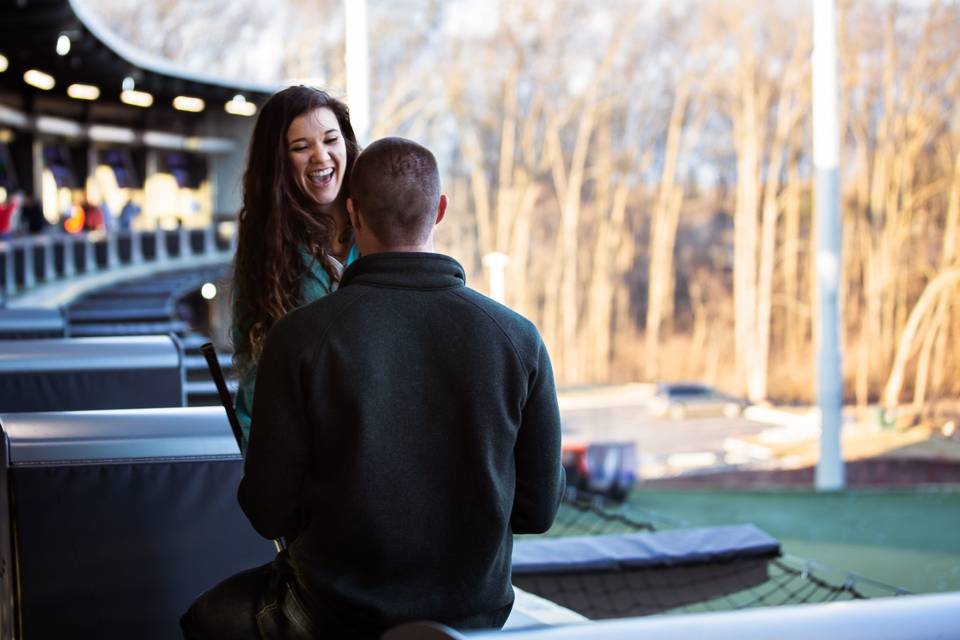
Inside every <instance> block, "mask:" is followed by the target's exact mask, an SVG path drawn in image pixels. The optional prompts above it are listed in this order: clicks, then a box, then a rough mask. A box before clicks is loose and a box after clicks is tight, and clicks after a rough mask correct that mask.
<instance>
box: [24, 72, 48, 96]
mask: <svg viewBox="0 0 960 640" xmlns="http://www.w3.org/2000/svg"><path fill="white" fill-rule="evenodd" d="M23 81H24V82H26V83H27V84H28V85H30V86H31V87H36V88H37V89H43V90H44V91H49V90H50V89H53V86H54V85H55V84H56V82H55V81H54V79H53V76H52V75H50V74H49V73H44V72H43V71H38V70H37V69H27V72H26V73H24V74H23Z"/></svg>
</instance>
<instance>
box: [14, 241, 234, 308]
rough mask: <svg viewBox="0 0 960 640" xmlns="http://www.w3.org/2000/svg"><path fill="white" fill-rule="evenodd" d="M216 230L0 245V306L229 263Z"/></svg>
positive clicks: (227, 246)
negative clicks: (123, 281) (174, 271)
mask: <svg viewBox="0 0 960 640" xmlns="http://www.w3.org/2000/svg"><path fill="white" fill-rule="evenodd" d="M235 251H236V236H235V234H233V233H229V234H221V233H220V232H219V231H218V227H217V226H214V225H210V226H208V227H198V228H192V229H188V228H185V227H180V228H179V229H176V230H166V229H153V230H148V231H137V230H134V231H127V230H123V231H108V232H104V231H91V232H86V233H80V234H67V233H63V232H55V233H44V234H39V235H32V236H22V237H17V238H9V239H6V240H0V307H5V306H7V307H19V306H35V307H44V306H57V305H60V304H65V303H66V302H69V301H70V299H72V298H74V297H76V296H78V295H81V294H82V293H84V292H85V291H88V290H90V289H92V288H96V287H100V286H104V285H105V284H109V282H111V281H115V280H119V279H123V278H128V277H136V276H139V275H147V274H148V273H150V272H155V271H160V270H167V269H176V268H187V267H192V266H200V265H208V264H219V263H226V262H229V261H230V260H231V259H232V258H233V254H234V252H235Z"/></svg>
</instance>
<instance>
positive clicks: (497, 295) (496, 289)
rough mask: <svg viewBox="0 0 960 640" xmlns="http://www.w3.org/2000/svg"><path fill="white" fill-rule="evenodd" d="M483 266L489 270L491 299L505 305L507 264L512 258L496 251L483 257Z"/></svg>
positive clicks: (488, 281) (488, 278)
mask: <svg viewBox="0 0 960 640" xmlns="http://www.w3.org/2000/svg"><path fill="white" fill-rule="evenodd" d="M482 262H483V266H484V268H485V269H486V270H487V284H488V287H489V288H488V291H489V293H490V297H491V298H493V299H494V300H496V301H497V302H499V303H500V304H505V301H506V299H507V298H506V292H507V291H506V289H507V286H506V274H505V270H506V268H507V263H508V262H510V257H509V256H507V254H505V253H500V252H498V251H494V252H493V253H488V254H487V255H485V256H483V260H482Z"/></svg>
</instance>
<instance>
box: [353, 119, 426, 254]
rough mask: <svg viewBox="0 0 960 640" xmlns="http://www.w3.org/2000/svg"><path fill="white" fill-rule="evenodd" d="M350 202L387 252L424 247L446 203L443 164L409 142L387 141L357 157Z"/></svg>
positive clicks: (380, 141) (378, 143)
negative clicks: (442, 197)
mask: <svg viewBox="0 0 960 640" xmlns="http://www.w3.org/2000/svg"><path fill="white" fill-rule="evenodd" d="M350 197H351V198H352V199H353V204H354V207H356V208H357V209H359V211H360V213H361V214H362V215H363V220H364V222H366V223H367V225H369V227H370V230H371V231H373V233H374V235H375V236H376V237H377V239H378V240H379V241H380V242H381V243H383V244H384V245H385V246H386V247H391V246H394V247H400V246H409V245H414V244H419V243H421V242H423V241H425V240H426V239H427V237H429V235H430V230H431V229H432V228H433V225H434V223H435V222H436V215H437V204H438V203H439V201H440V172H439V170H438V169H437V159H436V158H434V157H433V154H432V153H430V150H429V149H427V148H426V147H424V146H422V145H419V144H417V143H416V142H413V141H412V140H407V139H405V138H396V137H392V138H382V139H380V140H377V141H376V142H374V143H372V144H371V145H370V146H368V147H367V148H366V149H364V150H363V152H362V153H361V154H360V155H359V156H358V157H357V160H356V162H355V163H354V165H353V171H352V172H351V173H350Z"/></svg>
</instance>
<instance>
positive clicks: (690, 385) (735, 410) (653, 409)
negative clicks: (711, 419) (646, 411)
mask: <svg viewBox="0 0 960 640" xmlns="http://www.w3.org/2000/svg"><path fill="white" fill-rule="evenodd" d="M746 406H747V403H746V402H745V401H743V400H741V399H739V398H735V397H733V396H730V395H727V394H725V393H722V392H720V391H717V390H716V389H714V388H713V387H709V386H707V385H705V384H700V383H697V382H662V383H660V384H658V385H657V391H656V393H655V394H654V396H653V399H652V400H651V401H650V413H652V414H653V415H655V416H664V417H670V418H673V419H675V420H680V419H682V418H687V417H692V416H725V417H727V418H735V417H737V416H739V415H740V414H741V413H742V412H743V410H744V409H745V408H746Z"/></svg>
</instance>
